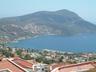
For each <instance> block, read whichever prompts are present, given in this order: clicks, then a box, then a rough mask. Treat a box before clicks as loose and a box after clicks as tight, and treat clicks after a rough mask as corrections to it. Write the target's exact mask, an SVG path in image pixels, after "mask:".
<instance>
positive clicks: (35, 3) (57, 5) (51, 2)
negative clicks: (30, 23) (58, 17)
mask: <svg viewBox="0 0 96 72" xmlns="http://www.w3.org/2000/svg"><path fill="white" fill-rule="evenodd" d="M61 9H68V10H70V11H73V12H75V13H77V14H78V15H79V16H81V17H82V18H83V19H85V20H88V21H90V22H92V23H95V24H96V0H0V18H3V17H13V16H20V15H25V14H29V13H34V12H37V11H56V10H61Z"/></svg>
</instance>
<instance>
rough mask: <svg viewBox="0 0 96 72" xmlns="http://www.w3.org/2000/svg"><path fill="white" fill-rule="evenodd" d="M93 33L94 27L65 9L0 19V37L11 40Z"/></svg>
mask: <svg viewBox="0 0 96 72" xmlns="http://www.w3.org/2000/svg"><path fill="white" fill-rule="evenodd" d="M95 32H96V25H94V24H92V23H90V22H88V21H85V20H84V19H82V18H81V17H80V16H78V15H77V14H75V13H74V12H71V11H69V10H65V9H63V10H58V11H39V12H35V13H32V14H28V15H23V16H17V17H8V18H2V19H0V35H5V36H7V37H8V38H10V39H12V40H13V39H16V38H23V37H29V36H30V37H32V36H36V35H67V36H70V35H77V34H83V33H95Z"/></svg>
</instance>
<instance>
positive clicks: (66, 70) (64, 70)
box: [52, 62, 96, 72]
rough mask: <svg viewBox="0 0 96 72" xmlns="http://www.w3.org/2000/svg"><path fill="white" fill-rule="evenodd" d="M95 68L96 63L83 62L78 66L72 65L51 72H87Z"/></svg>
mask: <svg viewBox="0 0 96 72" xmlns="http://www.w3.org/2000/svg"><path fill="white" fill-rule="evenodd" d="M94 67H96V62H85V63H80V64H72V65H67V66H62V67H59V68H57V69H56V70H54V71H52V72H57V71H58V72H70V71H77V70H89V69H92V68H94Z"/></svg>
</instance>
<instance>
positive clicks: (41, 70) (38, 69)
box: [33, 63, 49, 72]
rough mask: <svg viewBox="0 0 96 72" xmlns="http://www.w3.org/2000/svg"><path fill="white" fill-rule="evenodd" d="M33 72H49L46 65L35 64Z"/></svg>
mask: <svg viewBox="0 0 96 72" xmlns="http://www.w3.org/2000/svg"><path fill="white" fill-rule="evenodd" d="M33 71H34V72H49V67H48V65H47V64H41V63H39V64H35V65H33Z"/></svg>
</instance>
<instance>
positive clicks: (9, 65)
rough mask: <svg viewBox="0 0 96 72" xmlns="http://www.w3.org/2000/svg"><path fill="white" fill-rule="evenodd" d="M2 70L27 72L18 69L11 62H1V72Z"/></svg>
mask: <svg viewBox="0 0 96 72" xmlns="http://www.w3.org/2000/svg"><path fill="white" fill-rule="evenodd" d="M2 69H9V70H10V71H12V72H25V71H24V70H23V69H21V68H20V67H18V66H16V65H15V64H13V63H11V62H10V61H9V60H2V61H0V70H2Z"/></svg>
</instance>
